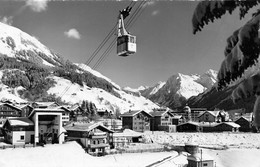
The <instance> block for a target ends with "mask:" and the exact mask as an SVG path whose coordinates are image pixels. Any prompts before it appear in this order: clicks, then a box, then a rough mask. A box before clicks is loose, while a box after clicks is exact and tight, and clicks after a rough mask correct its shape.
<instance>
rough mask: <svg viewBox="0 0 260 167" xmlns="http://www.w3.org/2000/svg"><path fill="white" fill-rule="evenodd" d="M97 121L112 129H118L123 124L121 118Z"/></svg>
mask: <svg viewBox="0 0 260 167" xmlns="http://www.w3.org/2000/svg"><path fill="white" fill-rule="evenodd" d="M98 122H101V123H102V124H103V125H104V126H106V127H107V128H109V129H111V130H113V131H120V130H121V129H122V128H123V126H122V120H119V119H114V118H111V119H103V118H102V119H99V120H98Z"/></svg>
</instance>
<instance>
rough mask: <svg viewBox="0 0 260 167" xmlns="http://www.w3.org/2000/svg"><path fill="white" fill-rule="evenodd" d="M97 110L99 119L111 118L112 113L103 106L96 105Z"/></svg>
mask: <svg viewBox="0 0 260 167" xmlns="http://www.w3.org/2000/svg"><path fill="white" fill-rule="evenodd" d="M96 108H97V114H98V115H99V116H100V117H104V116H105V117H108V116H111V114H112V111H110V110H109V109H108V108H107V107H106V106H105V105H96Z"/></svg>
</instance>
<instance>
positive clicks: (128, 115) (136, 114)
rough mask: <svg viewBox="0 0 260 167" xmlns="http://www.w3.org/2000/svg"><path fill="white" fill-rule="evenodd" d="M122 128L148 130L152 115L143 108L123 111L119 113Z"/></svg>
mask: <svg viewBox="0 0 260 167" xmlns="http://www.w3.org/2000/svg"><path fill="white" fill-rule="evenodd" d="M121 118H122V123H123V128H125V129H131V130H134V131H138V132H144V131H149V130H150V120H151V118H152V115H151V114H149V113H147V112H145V111H143V110H134V111H129V112H125V113H124V114H122V115H121Z"/></svg>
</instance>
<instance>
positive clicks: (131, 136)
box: [113, 129, 142, 147]
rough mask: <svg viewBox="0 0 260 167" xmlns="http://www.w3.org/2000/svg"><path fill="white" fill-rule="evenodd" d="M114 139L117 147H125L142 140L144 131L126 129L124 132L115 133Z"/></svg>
mask: <svg viewBox="0 0 260 167" xmlns="http://www.w3.org/2000/svg"><path fill="white" fill-rule="evenodd" d="M113 141H114V146H115V147H123V146H126V145H129V144H130V143H139V142H141V141H142V133H140V132H135V131H133V130H130V129H125V130H124V131H123V132H118V133H114V134H113Z"/></svg>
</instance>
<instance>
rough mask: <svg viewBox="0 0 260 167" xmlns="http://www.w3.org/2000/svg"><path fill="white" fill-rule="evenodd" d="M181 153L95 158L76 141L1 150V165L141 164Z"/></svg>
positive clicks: (73, 166)
mask: <svg viewBox="0 0 260 167" xmlns="http://www.w3.org/2000/svg"><path fill="white" fill-rule="evenodd" d="M176 155H177V152H175V151H172V152H159V153H158V152H157V153H126V154H115V155H107V156H104V157H92V156H91V155H89V154H87V153H85V152H84V150H83V149H82V148H81V146H80V145H78V144H77V143H76V142H68V143H66V144H61V145H58V144H57V145H46V146H45V147H36V148H16V149H5V150H0V157H1V158H0V166H1V167H86V166H89V167H139V166H140V167H141V166H147V165H150V164H152V163H154V162H156V161H159V160H161V159H164V158H165V157H169V156H176Z"/></svg>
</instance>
